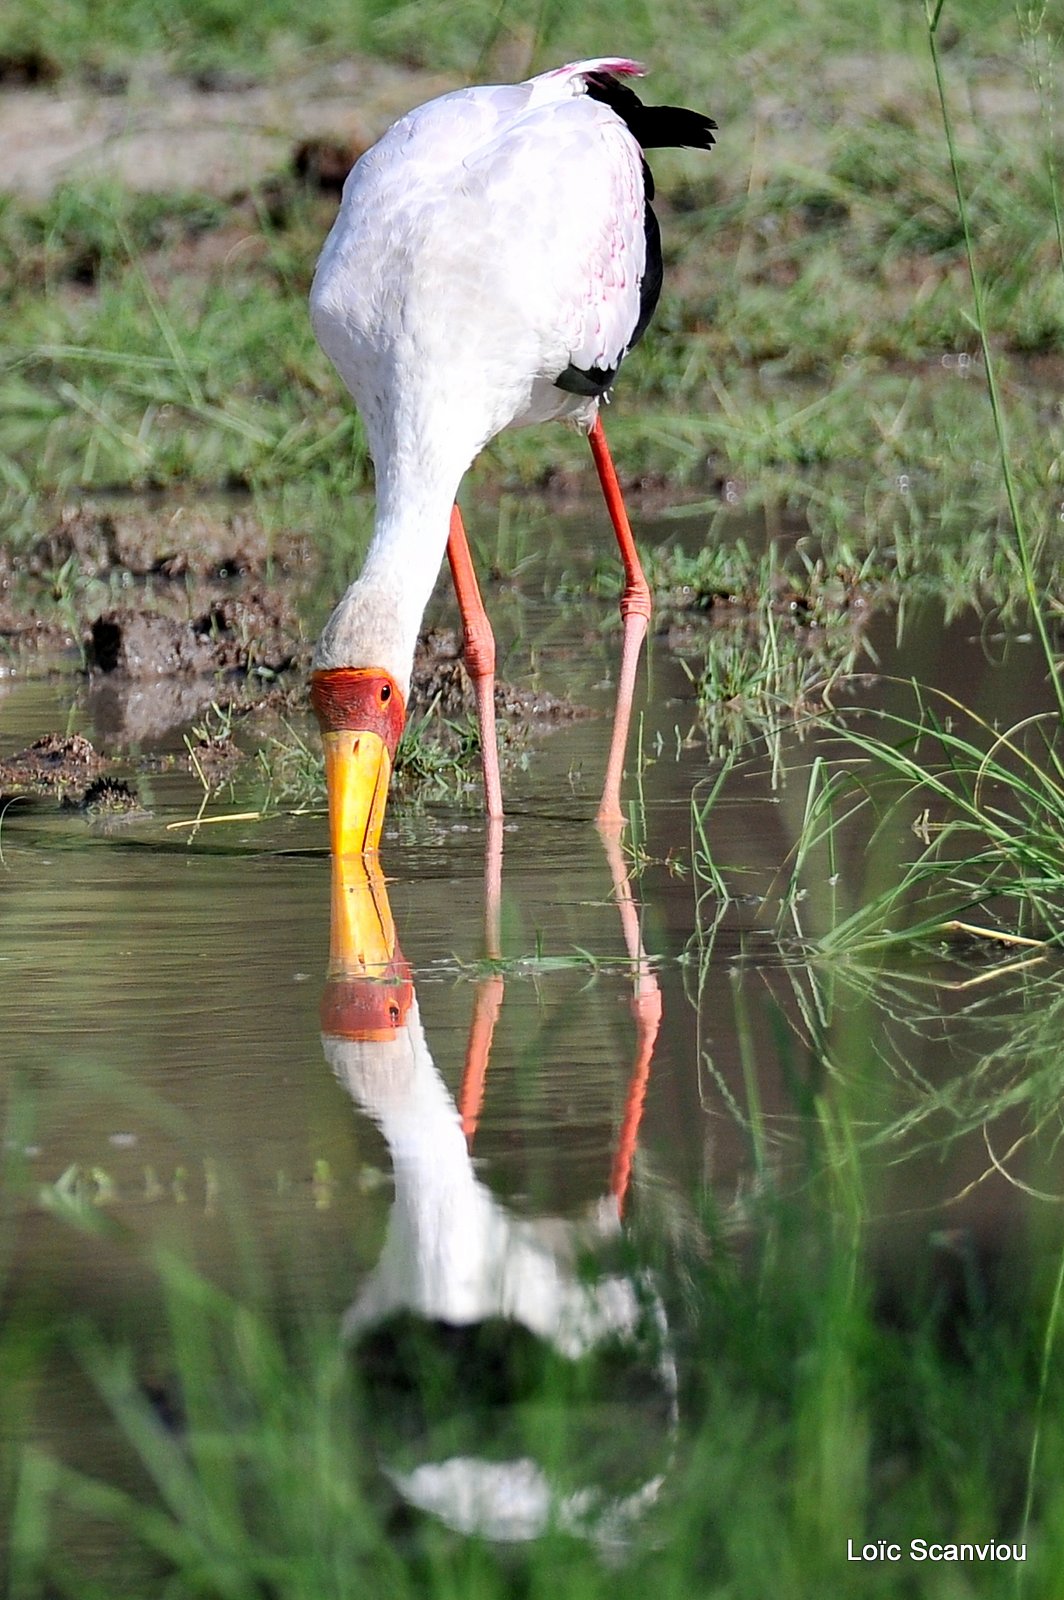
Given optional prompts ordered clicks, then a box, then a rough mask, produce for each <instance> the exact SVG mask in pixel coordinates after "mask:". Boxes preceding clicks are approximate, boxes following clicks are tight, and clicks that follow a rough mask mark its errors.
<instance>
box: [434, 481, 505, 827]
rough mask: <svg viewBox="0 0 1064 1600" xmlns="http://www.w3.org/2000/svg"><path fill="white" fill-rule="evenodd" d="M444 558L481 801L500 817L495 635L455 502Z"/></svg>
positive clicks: (491, 813)
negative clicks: (472, 700) (473, 713)
mask: <svg viewBox="0 0 1064 1600" xmlns="http://www.w3.org/2000/svg"><path fill="white" fill-rule="evenodd" d="M447 559H448V561H449V562H450V563H451V577H452V578H453V579H454V587H455V593H456V594H457V596H458V609H459V610H460V611H461V613H462V628H463V631H464V633H465V662H466V669H467V671H468V673H469V676H470V677H471V678H472V680H473V688H474V690H475V691H476V697H477V720H478V722H479V723H480V759H481V763H482V765H483V770H484V804H485V806H486V808H487V812H488V816H489V817H501V816H502V783H501V781H500V779H499V747H498V744H497V742H496V738H495V635H494V634H493V633H492V631H491V623H490V622H489V621H488V614H487V612H486V611H485V610H484V602H483V600H482V599H481V598H480V587H479V585H478V584H477V575H476V573H475V572H474V571H473V559H472V557H471V556H470V554H469V541H468V540H467V538H466V532H465V528H464V526H463V525H462V513H461V512H460V511H459V509H458V507H457V506H455V507H454V509H453V510H452V512H451V535H450V538H449V539H448V541H447Z"/></svg>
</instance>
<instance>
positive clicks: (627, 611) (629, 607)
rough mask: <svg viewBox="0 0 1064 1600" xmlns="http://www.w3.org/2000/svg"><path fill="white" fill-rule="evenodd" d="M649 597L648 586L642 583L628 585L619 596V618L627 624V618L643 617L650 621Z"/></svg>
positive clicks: (651, 606)
mask: <svg viewBox="0 0 1064 1600" xmlns="http://www.w3.org/2000/svg"><path fill="white" fill-rule="evenodd" d="M653 609H654V608H653V603H652V601H651V597H650V586H649V584H648V583H646V582H645V581H644V582H643V583H629V584H628V585H626V587H625V591H624V593H623V594H622V595H621V618H622V620H623V621H625V622H627V620H628V618H629V617H645V618H646V620H647V622H649V621H650V617H651V613H652V611H653Z"/></svg>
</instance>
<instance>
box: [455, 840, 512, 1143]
mask: <svg viewBox="0 0 1064 1600" xmlns="http://www.w3.org/2000/svg"><path fill="white" fill-rule="evenodd" d="M501 901H502V823H501V822H500V821H499V820H498V818H496V817H489V819H488V828H487V841H486V845H485V850H484V953H485V955H486V956H487V958H488V960H489V961H497V960H498V959H499V957H500V955H501V953H502V950H501V946H500V943H499V939H500V929H499V919H500V907H501ZM503 985H504V980H503V976H502V973H501V972H493V973H490V974H489V975H488V976H487V977H486V978H481V979H480V981H479V982H478V984H477V992H476V996H475V998H474V1000H473V1018H472V1021H471V1023H470V1026H469V1042H468V1044H467V1045H466V1058H465V1069H464V1070H463V1072H462V1086H461V1088H460V1089H459V1091H458V1113H459V1115H460V1117H461V1118H462V1132H463V1133H464V1134H465V1136H466V1144H467V1145H468V1146H469V1149H470V1150H472V1148H473V1139H474V1136H475V1134H476V1131H477V1123H478V1121H479V1120H480V1108H481V1106H482V1105H483V1104H484V1083H485V1080H486V1078H487V1075H488V1059H489V1057H490V1055H491V1041H492V1037H493V1035H494V1033H495V1024H496V1022H497V1021H498V1019H499V1010H500V1008H501V1006H502V999H503Z"/></svg>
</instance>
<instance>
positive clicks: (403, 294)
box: [310, 57, 715, 854]
mask: <svg viewBox="0 0 1064 1600" xmlns="http://www.w3.org/2000/svg"><path fill="white" fill-rule="evenodd" d="M642 71H643V68H642V67H641V66H639V64H638V63H637V62H634V61H628V60H622V59H617V58H613V57H609V58H602V59H599V60H594V61H580V62H576V63H573V64H571V65H569V66H565V67H560V68H557V69H556V70H555V71H553V72H547V73H543V74H541V75H540V76H538V77H535V78H530V79H529V80H528V81H527V82H525V83H519V84H507V85H499V86H494V87H479V88H470V89H461V90H458V91H456V92H455V93H453V94H446V95H443V96H441V97H440V98H439V99H437V100H432V101H429V102H428V103H427V104H426V105H423V106H419V107H417V108H416V109H415V110H413V111H410V112H408V113H407V115H406V116H404V117H402V118H400V120H399V121H398V122H396V123H395V124H394V125H393V126H392V127H391V128H389V129H388V131H387V132H386V133H385V134H384V136H383V137H382V138H381V139H380V141H379V142H378V143H377V144H376V145H374V146H373V148H372V149H370V150H368V151H367V152H366V153H365V155H363V156H362V157H361V159H360V160H359V161H358V162H357V163H356V164H355V166H354V167H353V168H352V171H351V173H350V175H349V177H348V179H347V182H346V184H345V186H344V194H343V200H342V202H341V206H340V212H339V215H338V217H337V219H336V222H335V224H334V226H333V229H332V231H331V233H330V234H329V237H328V239H327V240H326V243H325V247H324V249H323V251H322V254H321V259H320V261H319V262H318V267H317V271H316V273H315V277H314V284H313V288H312V290H311V299H310V304H311V318H312V321H313V325H314V330H315V333H316V334H317V336H318V339H319V341H320V342H321V345H322V347H323V349H324V350H325V352H326V354H327V355H328V356H329V357H330V358H331V360H332V361H333V363H334V364H335V366H336V368H337V370H338V372H339V374H340V376H341V378H342V379H343V381H344V383H345V384H346V386H347V388H348V389H349V390H350V392H351V394H352V396H353V398H354V401H355V404H356V405H357V407H358V410H359V412H360V413H361V416H362V420H363V423H364V425H365V429H366V435H367V439H368V443H369V448H370V452H371V454H372V457H373V462H374V467H375V472H376V494H377V506H376V520H375V527H374V533H373V539H372V542H371V544H370V548H369V552H368V554H367V557H366V561H365V564H364V566H363V569H362V572H361V575H360V576H359V578H358V579H357V581H356V582H355V583H353V584H352V585H351V586H350V588H349V589H348V590H347V591H346V593H345V594H344V595H343V597H342V599H341V600H340V603H339V604H338V605H337V607H336V609H335V610H334V611H333V613H332V616H331V617H330V618H329V620H328V622H327V623H326V625H325V628H324V630H323V632H322V634H321V637H320V639H319V641H318V645H317V649H316V651H315V656H314V664H313V670H312V674H311V700H312V704H313V706H314V709H315V711H316V713H317V716H318V720H319V723H320V725H321V729H322V735H323V743H324V747H325V758H326V779H327V784H328V789H329V812H330V836H331V843H332V849H333V852H334V854H346V853H352V852H371V851H374V850H376V849H377V847H378V843H379V838H380V830H381V823H382V820H383V815H384V807H385V802H386V798H387V789H388V781H389V778H390V774H391V764H392V760H393V758H394V754H395V748H396V745H397V743H398V740H399V736H400V734H401V732H402V728H403V722H404V719H405V704H406V692H407V690H408V687H409V679H410V673H411V669H412V664H413V657H414V647H415V643H416V640H417V635H418V630H419V628H420V625H421V621H422V616H423V614H424V610H425V606H426V604H427V603H428V599H429V596H430V594H431V592H432V589H433V586H434V584H435V581H436V576H437V573H438V571H439V566H440V562H441V560H442V557H443V553H444V550H445V549H446V550H447V552H448V556H449V558H450V563H451V571H452V574H453V577H454V582H455V588H456V590H457V593H458V600H459V605H460V608H461V612H462V621H463V627H464V630H465V659H466V666H467V668H468V670H469V673H470V676H471V678H472V679H473V682H474V686H475V688H476V694H477V708H478V714H479V718H480V726H481V742H482V751H483V763H484V788H485V799H486V804H487V810H488V813H489V815H490V816H492V817H499V816H501V815H502V793H501V786H500V781H499V769H498V756H497V751H496V745H495V727H494V668H495V645H494V639H493V637H492V634H491V628H490V625H489V623H488V620H487V616H486V614H485V612H484V607H483V603H482V601H481V598H480V594H479V590H478V588H477V582H476V577H475V575H474V572H473V567H472V563H471V560H470V557H469V549H468V545H467V543H466V539H465V533H464V530H463V527H462V521H461V517H460V515H459V513H458V508H457V506H456V505H455V503H454V502H455V496H456V494H457V491H458V486H459V483H460V482H461V479H462V476H463V474H464V473H465V471H466V468H467V467H468V466H469V464H470V462H471V461H472V460H473V458H474V457H475V456H476V454H477V452H478V451H479V450H481V449H482V448H483V446H484V445H485V444H486V443H487V442H488V441H489V440H490V439H492V438H493V437H494V436H495V435H496V434H497V433H500V432H501V431H502V430H503V429H504V428H507V427H518V426H523V425H524V424H527V423H533V422H544V421H548V420H551V419H554V418H560V419H564V420H569V421H571V422H574V423H576V424H577V425H578V426H580V427H582V428H583V429H585V430H586V431H588V433H589V437H590V442H591V447H592V451H593V453H594V457H595V462H596V465H597V467H598V471H599V476H600V480H601V482H602V487H603V491H604V493H605V496H606V500H607V505H608V507H609V510H610V515H611V518H612V520H613V524H614V529H615V532H616V534H617V539H618V542H619V545H620V549H621V556H622V560H623V562H624V567H625V577H626V583H625V590H624V594H623V596H622V600H621V615H622V618H623V620H624V644H623V653H622V664H621V672H620V677H619V680H618V697H617V715H616V718H615V723H614V734H613V742H612V745H611V750H610V757H609V761H608V765H607V775H606V783H605V788H604V790H603V796H602V803H601V805H600V808H599V819H600V821H602V822H604V823H609V824H619V823H620V822H621V820H622V813H621V809H620V779H621V770H622V765H623V760H624V751H625V745H626V742H627V731H628V721H629V717H630V712H631V703H632V695H633V689H634V681H635V673H636V666H637V663H638V657H639V651H640V649H641V646H642V642H643V639H644V637H645V635H646V631H647V625H648V621H649V617H650V591H649V588H648V585H647V583H646V580H645V578H644V576H643V573H642V570H641V569H640V566H639V561H638V558H637V556H636V551H635V545H634V542H633V540H632V535H631V530H630V528H629V525H628V519H627V516H626V514H625V511H624V505H623V501H622V499H621V496H620V491H619V488H618V485H617V478H616V473H615V472H614V470H613V464H612V462H611V460H610V457H609V452H608V450H607V448H606V442H605V438H604V435H603V433H602V427H601V423H600V421H599V419H598V410H599V404H600V401H601V400H602V399H603V397H604V396H606V395H607V394H608V392H609V390H610V387H611V385H612V383H613V380H614V378H615V376H616V373H617V369H618V367H619V366H620V363H621V361H622V360H623V358H624V356H625V355H626V354H627V352H628V351H629V349H630V348H631V347H632V345H633V344H634V343H635V342H636V340H637V339H638V338H640V336H641V335H642V333H643V330H644V328H645V327H646V324H647V322H648V320H649V318H650V315H651V313H652V312H653V309H654V306H655V304H656V302H657V298H658V294H659V292H660V288H661V250H660V236H659V233H658V226H657V221H656V219H655V217H654V213H653V211H652V209H651V206H650V200H651V198H652V196H653V181H652V179H651V176H650V172H649V169H648V168H647V165H646V162H645V160H644V157H643V151H644V149H647V148H650V147H652V146H657V145H687V146H696V147H699V148H703V149H708V148H709V146H710V145H711V144H712V142H713V132H712V130H713V128H714V127H715V124H714V123H713V122H712V121H710V119H709V118H707V117H704V116H702V115H700V114H699V113H697V112H693V111H685V110H681V109H680V108H678V107H672V106H644V105H643V104H642V102H641V101H640V100H639V99H638V97H637V96H636V95H635V94H634V92H633V91H632V90H631V89H630V88H628V87H627V86H626V85H625V84H623V83H621V82H620V81H618V77H617V76H616V75H617V74H620V75H638V74H641V73H642Z"/></svg>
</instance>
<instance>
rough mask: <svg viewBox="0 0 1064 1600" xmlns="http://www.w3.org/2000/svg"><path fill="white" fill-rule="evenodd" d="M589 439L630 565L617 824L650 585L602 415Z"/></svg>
mask: <svg viewBox="0 0 1064 1600" xmlns="http://www.w3.org/2000/svg"><path fill="white" fill-rule="evenodd" d="M588 442H589V444H590V445H591V454H592V455H593V456H594V458H595V466H596V467H597V469H598V475H599V482H600V483H601V485H602V493H603V495H604V496H605V498H606V508H607V510H608V511H609V514H610V520H611V522H612V523H613V531H614V533H615V534H616V535H617V543H618V545H619V546H620V551H621V560H622V561H623V563H624V592H623V594H622V595H621V621H622V623H623V625H624V638H623V642H622V645H621V672H620V677H619V678H618V680H617V710H616V713H615V715H614V719H613V739H612V741H611V743H610V754H609V760H608V761H607V763H606V782H605V783H604V785H603V788H602V799H601V801H600V803H599V809H598V820H599V822H600V823H604V824H605V825H606V826H607V827H612V828H615V827H620V826H621V825H622V824H623V822H624V813H623V811H622V810H621V773H622V771H623V770H624V753H625V750H626V749H627V747H628V728H629V724H630V723H631V720H632V700H633V698H634V695H635V675H636V670H637V668H638V666H639V652H640V650H641V649H642V648H643V640H644V639H645V638H646V636H647V628H648V626H649V624H650V609H651V607H650V585H649V584H648V583H647V580H646V578H645V577H644V576H643V569H642V567H641V566H640V565H639V556H638V555H637V554H636V548H635V540H634V539H633V538H632V529H631V525H630V524H629V521H628V513H627V511H626V510H625V508H624V499H623V497H622V495H621V486H620V484H619V483H618V482H617V473H616V470H615V469H614V465H613V459H612V457H611V456H610V452H609V446H608V445H607V443H606V435H605V433H604V432H603V430H602V418H601V417H596V418H595V425H594V427H593V428H592V429H591V432H590V434H589V435H588Z"/></svg>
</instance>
